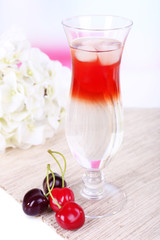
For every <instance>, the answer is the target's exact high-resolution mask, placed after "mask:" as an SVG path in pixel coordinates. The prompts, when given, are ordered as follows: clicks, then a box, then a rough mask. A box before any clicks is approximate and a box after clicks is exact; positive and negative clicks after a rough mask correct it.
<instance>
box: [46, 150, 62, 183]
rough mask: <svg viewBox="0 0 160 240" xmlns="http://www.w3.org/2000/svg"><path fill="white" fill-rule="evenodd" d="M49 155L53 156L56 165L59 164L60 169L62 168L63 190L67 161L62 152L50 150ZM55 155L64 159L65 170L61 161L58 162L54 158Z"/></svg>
mask: <svg viewBox="0 0 160 240" xmlns="http://www.w3.org/2000/svg"><path fill="white" fill-rule="evenodd" d="M48 153H49V154H51V156H52V157H53V158H54V160H55V161H56V163H57V164H58V166H59V168H60V171H61V175H62V188H63V187H64V175H65V172H66V159H65V157H64V155H63V154H62V153H60V152H56V151H52V150H48ZM54 153H55V154H59V155H60V156H61V157H62V158H63V161H64V170H62V167H61V165H60V163H59V161H58V160H57V158H56V157H55V156H54Z"/></svg>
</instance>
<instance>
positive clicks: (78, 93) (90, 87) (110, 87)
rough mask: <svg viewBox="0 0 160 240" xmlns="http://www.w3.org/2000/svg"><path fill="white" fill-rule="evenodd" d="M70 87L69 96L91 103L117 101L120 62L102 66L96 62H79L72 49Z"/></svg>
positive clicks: (97, 60)
mask: <svg viewBox="0 0 160 240" xmlns="http://www.w3.org/2000/svg"><path fill="white" fill-rule="evenodd" d="M71 52H72V64H73V69H72V71H73V72H72V87H71V96H72V97H73V98H78V99H81V100H87V101H92V102H94V101H95V102H97V101H100V102H106V101H113V100H115V99H117V98H118V97H119V95H120V86H119V66H120V60H119V61H118V62H116V63H114V64H111V65H102V64H101V62H100V60H99V58H97V59H96V61H91V62H83V61H79V60H78V59H77V58H76V56H75V54H74V53H75V51H74V50H73V49H72V50H71Z"/></svg>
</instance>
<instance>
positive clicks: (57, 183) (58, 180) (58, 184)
mask: <svg viewBox="0 0 160 240" xmlns="http://www.w3.org/2000/svg"><path fill="white" fill-rule="evenodd" d="M54 176H55V185H54V188H61V187H62V177H61V176H60V175H59V174H58V173H54ZM52 185H53V176H52V173H50V174H49V187H50V189H51V188H52ZM66 186H67V183H66V181H65V180H64V187H66ZM43 190H44V192H45V194H47V193H48V188H47V177H45V179H44V180H43Z"/></svg>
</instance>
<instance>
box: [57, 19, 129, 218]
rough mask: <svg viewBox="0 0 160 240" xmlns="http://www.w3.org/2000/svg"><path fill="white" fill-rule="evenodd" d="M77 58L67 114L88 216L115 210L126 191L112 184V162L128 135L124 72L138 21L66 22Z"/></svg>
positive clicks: (78, 191)
mask: <svg viewBox="0 0 160 240" xmlns="http://www.w3.org/2000/svg"><path fill="white" fill-rule="evenodd" d="M62 24H63V27H64V30H65V33H66V36H67V39H68V43H69V46H70V50H71V57H72V83H71V89H70V96H69V101H68V108H67V114H66V138H67V141H68V145H69V147H70V150H71V152H72V154H73V156H74V158H75V159H76V160H77V162H78V163H79V164H80V165H81V166H82V167H83V168H84V175H83V176H82V180H81V181H80V182H81V183H76V184H75V185H73V186H72V188H73V190H74V192H75V196H76V200H77V201H78V202H79V204H81V205H82V207H83V208H84V211H85V214H86V216H87V217H93V218H94V217H95V218H96V217H103V216H106V215H111V214H115V213H116V212H118V211H120V210H121V209H122V208H123V205H124V203H125V194H124V193H123V191H121V190H120V189H119V188H117V187H116V186H114V185H112V184H110V183H107V182H106V181H105V177H104V175H103V169H104V168H105V166H106V163H108V161H109V160H110V159H111V157H112V156H113V155H114V154H115V152H117V150H118V149H119V146H120V144H121V142H122V138H123V127H122V126H123V114H122V106H121V92H120V81H119V70H120V63H121V57H122V53H123V48H124V44H125V41H126V38H127V36H128V33H129V31H130V29H131V26H132V21H131V20H129V19H126V18H122V17H116V16H101V15H100V16H99V15H92V16H78V17H73V18H69V19H66V20H64V21H63V23H62Z"/></svg>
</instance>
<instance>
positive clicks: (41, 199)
mask: <svg viewBox="0 0 160 240" xmlns="http://www.w3.org/2000/svg"><path fill="white" fill-rule="evenodd" d="M48 152H49V153H50V154H51V155H52V157H53V158H54V159H55V161H56V162H57V164H58V166H59V168H60V170H61V174H62V177H61V176H60V175H59V174H57V173H53V172H52V170H51V169H50V165H49V164H48V165H47V177H46V178H45V179H44V181H43V189H44V192H45V195H44V194H43V192H42V190H41V189H38V188H35V189H32V190H30V191H29V192H27V193H26V194H25V196H24V198H23V210H24V212H25V213H26V214H28V215H31V216H36V215H39V214H42V213H43V212H44V211H46V209H47V208H48V204H49V203H50V206H51V208H52V209H53V211H55V212H56V215H55V218H56V221H57V223H58V224H59V225H60V226H61V227H62V228H64V229H68V230H75V229H77V228H80V227H82V226H83V224H84V222H85V215H84V211H83V209H82V208H81V206H79V205H78V204H77V203H75V202H74V193H73V192H72V190H71V189H70V188H67V187H66V186H67V183H66V181H65V180H64V174H65V171H66V160H65V158H64V156H63V155H62V154H61V153H59V152H54V151H51V150H48ZM54 153H57V154H59V155H61V156H62V158H63V160H64V170H62V168H61V165H60V164H59V162H58V160H57V159H56V157H55V156H54ZM49 172H50V174H49ZM48 195H49V200H48V198H47V196H48Z"/></svg>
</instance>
